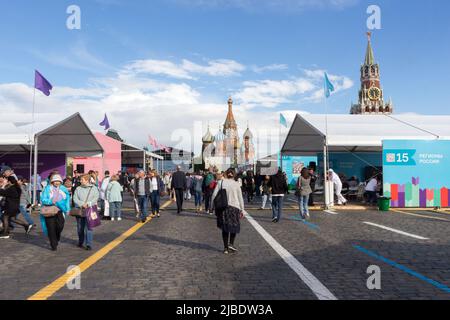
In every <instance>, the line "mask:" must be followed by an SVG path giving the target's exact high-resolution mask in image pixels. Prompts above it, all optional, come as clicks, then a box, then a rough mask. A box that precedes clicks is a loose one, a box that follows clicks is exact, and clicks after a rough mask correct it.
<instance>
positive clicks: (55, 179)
mask: <svg viewBox="0 0 450 320" xmlns="http://www.w3.org/2000/svg"><path fill="white" fill-rule="evenodd" d="M55 181H59V182H61V183H63V179H62V177H61V176H60V175H59V174H55V175H53V177H52V179H51V181H50V182H51V183H53V182H55Z"/></svg>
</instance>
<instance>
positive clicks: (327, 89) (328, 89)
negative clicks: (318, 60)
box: [324, 72, 334, 98]
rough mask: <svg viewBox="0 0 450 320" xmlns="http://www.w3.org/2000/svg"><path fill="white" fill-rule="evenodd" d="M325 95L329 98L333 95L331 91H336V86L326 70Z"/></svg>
mask: <svg viewBox="0 0 450 320" xmlns="http://www.w3.org/2000/svg"><path fill="white" fill-rule="evenodd" d="M324 89H325V97H327V98H329V97H330V96H331V93H332V92H334V86H333V84H332V83H331V81H330V79H328V75H327V73H326V72H325V86H324Z"/></svg>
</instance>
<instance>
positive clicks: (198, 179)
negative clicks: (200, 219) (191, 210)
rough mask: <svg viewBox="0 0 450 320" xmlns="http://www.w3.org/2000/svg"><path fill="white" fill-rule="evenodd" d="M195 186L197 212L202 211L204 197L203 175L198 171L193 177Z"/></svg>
mask: <svg viewBox="0 0 450 320" xmlns="http://www.w3.org/2000/svg"><path fill="white" fill-rule="evenodd" d="M192 185H193V187H194V199H195V212H196V213H202V197H203V176H202V175H201V174H200V173H197V174H196V175H195V177H194V179H193V182H192Z"/></svg>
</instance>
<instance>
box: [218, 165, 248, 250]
mask: <svg viewBox="0 0 450 320" xmlns="http://www.w3.org/2000/svg"><path fill="white" fill-rule="evenodd" d="M235 174H236V173H235V171H234V169H228V171H227V172H226V177H225V179H223V180H221V181H219V182H218V183H217V186H216V189H215V190H214V193H213V196H212V202H213V203H214V200H215V199H216V197H217V195H218V193H219V191H220V190H221V189H222V188H223V189H225V190H226V192H227V200H228V207H227V208H226V209H225V210H217V209H216V216H217V227H218V228H219V229H221V230H222V239H223V244H224V248H225V249H224V254H228V253H229V252H230V251H231V252H237V249H236V247H235V246H234V241H235V239H236V235H237V234H239V233H240V231H241V222H240V220H241V219H242V217H243V215H244V209H245V208H244V198H243V196H242V189H241V187H240V185H239V183H238V182H236V181H235V180H234V177H235Z"/></svg>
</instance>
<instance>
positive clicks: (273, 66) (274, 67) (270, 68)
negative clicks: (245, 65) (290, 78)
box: [252, 64, 289, 73]
mask: <svg viewBox="0 0 450 320" xmlns="http://www.w3.org/2000/svg"><path fill="white" fill-rule="evenodd" d="M288 68H289V66H288V65H287V64H271V65H268V66H263V67H258V66H253V67H252V70H253V71H254V72H256V73H263V72H267V71H282V70H287V69H288Z"/></svg>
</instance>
